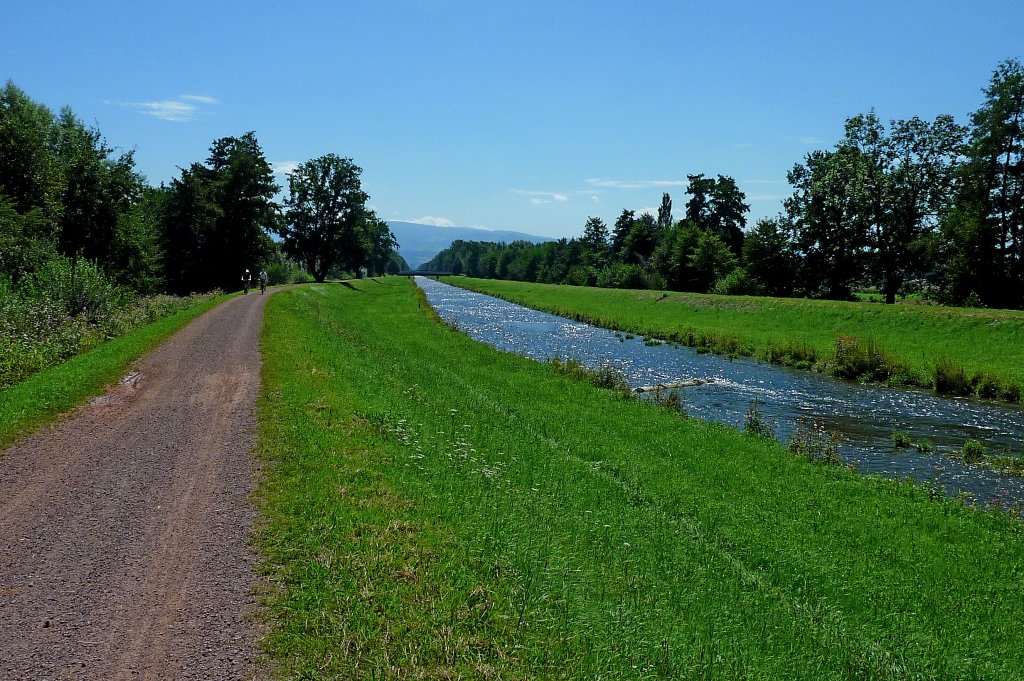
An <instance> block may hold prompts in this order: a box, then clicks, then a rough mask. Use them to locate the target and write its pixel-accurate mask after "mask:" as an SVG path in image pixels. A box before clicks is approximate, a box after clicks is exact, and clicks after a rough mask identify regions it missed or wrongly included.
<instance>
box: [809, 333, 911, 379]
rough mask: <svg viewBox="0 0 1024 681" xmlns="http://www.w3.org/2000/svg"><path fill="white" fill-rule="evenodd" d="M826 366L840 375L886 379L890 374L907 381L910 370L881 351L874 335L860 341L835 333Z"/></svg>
mask: <svg viewBox="0 0 1024 681" xmlns="http://www.w3.org/2000/svg"><path fill="white" fill-rule="evenodd" d="M826 368H827V369H828V372H829V373H830V374H832V375H833V376H838V377H839V378H850V379H853V378H863V379H866V380H869V381H886V380H889V379H891V378H893V377H898V378H900V379H901V380H906V378H907V377H909V376H910V373H911V372H910V368H909V367H908V366H907V365H906V364H904V363H902V362H900V361H899V360H897V359H896V358H894V357H892V356H891V355H889V354H887V353H886V352H885V351H884V350H882V347H881V346H880V345H879V344H878V341H876V340H875V339H874V338H868V339H867V340H866V341H864V342H863V343H862V342H861V341H860V339H858V338H855V337H853V336H836V344H835V350H834V351H833V353H832V357H831V358H830V359H829V360H828V362H827V363H826Z"/></svg>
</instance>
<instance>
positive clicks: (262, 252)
mask: <svg viewBox="0 0 1024 681" xmlns="http://www.w3.org/2000/svg"><path fill="white" fill-rule="evenodd" d="M206 164H207V170H206V171H205V173H204V174H205V175H206V176H207V181H208V182H210V183H211V185H212V189H213V198H214V202H215V203H216V205H217V208H218V210H217V213H216V218H215V222H214V230H213V233H212V234H208V235H207V239H206V242H205V243H204V252H205V256H206V258H207V261H208V264H207V270H206V273H207V276H208V280H209V282H210V283H212V284H213V286H217V287H219V288H223V289H226V290H231V289H235V288H237V287H238V285H239V279H240V277H241V273H242V271H243V270H246V269H250V270H251V269H255V268H256V267H258V266H260V265H261V264H262V263H265V262H267V261H268V260H269V259H270V256H271V254H272V252H273V247H272V242H271V240H270V235H269V232H270V231H274V230H275V229H276V227H277V224H278V223H279V221H280V214H279V208H278V206H277V204H276V203H274V200H273V198H274V195H275V194H276V193H277V192H278V191H279V190H280V187H279V186H278V185H277V183H276V182H274V172H273V170H272V169H271V168H270V163H269V162H268V161H267V159H266V157H265V156H264V155H263V150H262V149H261V148H260V145H259V142H258V141H257V140H256V134H255V133H253V132H247V133H245V134H244V135H242V136H241V137H223V138H221V139H219V140H216V141H214V143H213V146H212V147H211V148H210V157H209V159H207V162H206Z"/></svg>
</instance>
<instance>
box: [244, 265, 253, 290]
mask: <svg viewBox="0 0 1024 681" xmlns="http://www.w3.org/2000/svg"><path fill="white" fill-rule="evenodd" d="M250 286H252V274H250V273H249V270H246V271H245V273H244V274H243V275H242V291H243V295H248V294H249V287H250Z"/></svg>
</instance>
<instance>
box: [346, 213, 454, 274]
mask: <svg viewBox="0 0 1024 681" xmlns="http://www.w3.org/2000/svg"><path fill="white" fill-rule="evenodd" d="M363 227H364V232H363V233H364V238H365V239H366V247H365V250H366V268H367V270H368V271H369V274H370V276H371V277H375V276H377V275H380V274H386V273H387V272H388V264H389V263H390V262H391V261H392V255H393V254H394V253H395V249H397V248H398V241H397V240H396V239H395V235H394V234H392V233H391V228H390V227H388V223H387V222H385V221H384V220H382V219H380V218H379V217H377V216H376V215H375V214H373V213H372V212H370V213H369V214H368V216H367V218H366V220H365V221H364V223H363ZM458 265H459V266H458V269H459V271H458V272H455V269H456V267H455V266H454V265H453V266H452V272H454V273H455V274H461V273H462V262H461V261H459V262H458Z"/></svg>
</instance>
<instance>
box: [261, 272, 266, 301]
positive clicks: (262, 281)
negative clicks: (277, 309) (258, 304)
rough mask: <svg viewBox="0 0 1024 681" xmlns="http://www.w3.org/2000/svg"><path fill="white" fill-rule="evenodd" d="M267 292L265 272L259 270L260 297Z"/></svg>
mask: <svg viewBox="0 0 1024 681" xmlns="http://www.w3.org/2000/svg"><path fill="white" fill-rule="evenodd" d="M266 290H267V271H266V270H260V295H263V293H264V292H265V291H266Z"/></svg>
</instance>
